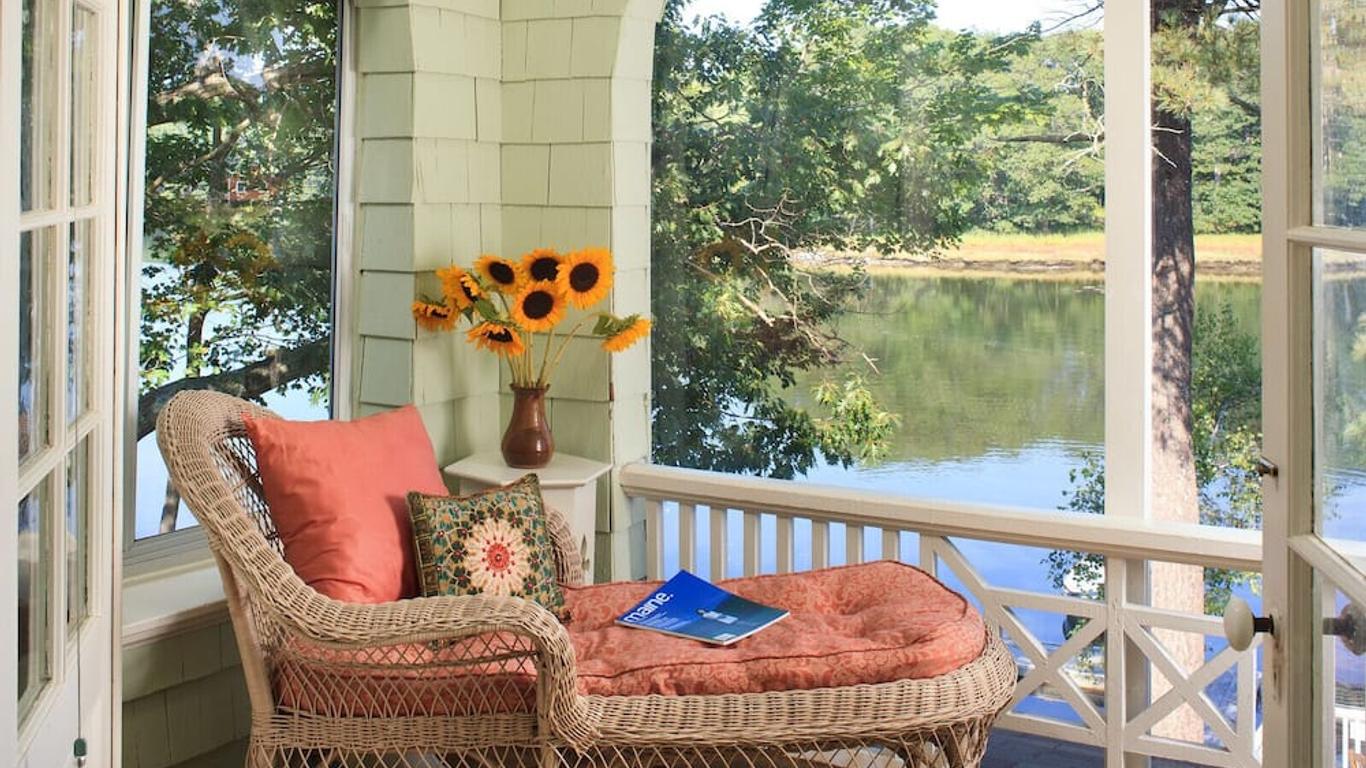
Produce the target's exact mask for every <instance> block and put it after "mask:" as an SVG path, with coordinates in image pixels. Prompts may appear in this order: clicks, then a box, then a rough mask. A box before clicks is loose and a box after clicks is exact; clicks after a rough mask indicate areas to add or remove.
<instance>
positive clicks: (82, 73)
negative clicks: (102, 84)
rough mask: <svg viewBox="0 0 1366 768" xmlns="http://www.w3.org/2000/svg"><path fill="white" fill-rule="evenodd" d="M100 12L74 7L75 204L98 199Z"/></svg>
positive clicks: (72, 71)
mask: <svg viewBox="0 0 1366 768" xmlns="http://www.w3.org/2000/svg"><path fill="white" fill-rule="evenodd" d="M97 21H98V17H97V15H96V13H95V12H94V11H92V10H90V9H88V8H86V7H85V6H83V5H81V4H80V3H76V4H74V5H73V6H72V8H71V163H70V166H71V169H70V170H71V205H72V206H73V207H76V208H79V207H82V206H86V205H89V204H90V203H91V202H93V200H94V189H95V165H96V163H95V151H96V144H95V138H96V135H97V130H98V128H99V120H98V116H97V115H96V110H97V109H98V108H99V94H98V92H97V91H96V88H97V83H98V82H99V69H98V66H99V58H98V53H99V45H98V43H99V40H98V38H97V35H98V33H99V25H98V24H97Z"/></svg>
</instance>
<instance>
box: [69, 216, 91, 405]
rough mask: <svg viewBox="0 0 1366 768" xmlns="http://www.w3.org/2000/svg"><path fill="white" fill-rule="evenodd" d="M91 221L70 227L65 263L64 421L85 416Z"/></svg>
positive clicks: (87, 396)
mask: <svg viewBox="0 0 1366 768" xmlns="http://www.w3.org/2000/svg"><path fill="white" fill-rule="evenodd" d="M94 225H95V222H94V220H93V219H86V220H84V221H78V222H76V223H75V224H72V225H71V248H70V252H69V253H68V254H67V263H66V281H67V282H66V323H67V329H66V420H67V423H68V424H70V423H73V422H75V421H76V419H77V418H79V417H80V415H81V414H82V413H85V409H86V406H87V404H88V402H89V398H90V384H89V378H90V366H89V356H90V350H89V344H88V343H87V340H88V338H89V336H90V309H91V308H90V299H91V297H90V295H89V290H88V289H89V283H90V263H91V258H90V257H91V254H90V249H91V248H92V247H93V246H94V244H95V241H94V238H93V237H92V235H93V232H94Z"/></svg>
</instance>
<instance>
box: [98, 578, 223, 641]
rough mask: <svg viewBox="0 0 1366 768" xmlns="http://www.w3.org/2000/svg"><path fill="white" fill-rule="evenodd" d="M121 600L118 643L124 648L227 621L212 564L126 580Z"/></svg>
mask: <svg viewBox="0 0 1366 768" xmlns="http://www.w3.org/2000/svg"><path fill="white" fill-rule="evenodd" d="M123 600H124V611H123V624H122V626H121V627H120V631H119V640H118V643H119V644H120V645H122V646H124V647H130V646H136V645H144V644H146V643H150V642H154V641H156V640H159V639H161V638H164V637H168V636H171V635H176V634H180V633H182V632H187V631H189V630H192V629H198V628H200V627H205V626H209V625H212V624H221V623H223V622H225V621H227V620H228V613H227V610H228V609H227V603H226V602H225V601H224V599H223V583H222V581H221V580H220V579H219V574H218V566H217V565H215V564H213V563H212V562H210V563H209V564H208V565H207V566H205V565H202V564H201V565H199V566H196V567H193V568H177V569H175V570H172V571H168V572H166V573H160V574H156V575H155V576H150V577H141V578H137V579H132V580H129V581H127V582H125V583H124V586H123Z"/></svg>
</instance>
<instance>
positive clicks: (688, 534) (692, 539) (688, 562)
mask: <svg viewBox="0 0 1366 768" xmlns="http://www.w3.org/2000/svg"><path fill="white" fill-rule="evenodd" d="M678 567H679V568H682V569H684V570H688V571H693V570H696V568H697V508H696V507H694V506H693V505H692V504H687V503H684V502H681V501H680V502H678Z"/></svg>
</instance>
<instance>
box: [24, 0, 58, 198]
mask: <svg viewBox="0 0 1366 768" xmlns="http://www.w3.org/2000/svg"><path fill="white" fill-rule="evenodd" d="M60 12H61V5H60V4H59V3H54V2H51V0H23V8H22V9H21V11H20V13H21V19H22V23H23V42H22V49H21V51H20V58H21V61H20V67H21V69H22V73H21V81H20V99H21V101H22V104H21V116H20V120H19V209H20V210H21V211H25V212H27V211H46V210H49V209H51V208H52V207H53V205H54V204H55V202H56V177H57V126H58V114H59V109H58V106H59V102H58V88H57V85H58V79H57V73H58V72H59V71H60V70H59V69H58V53H59V52H60V50H61V48H60V47H59V46H58V45H57V41H58V38H57V24H58V21H59V15H60Z"/></svg>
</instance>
